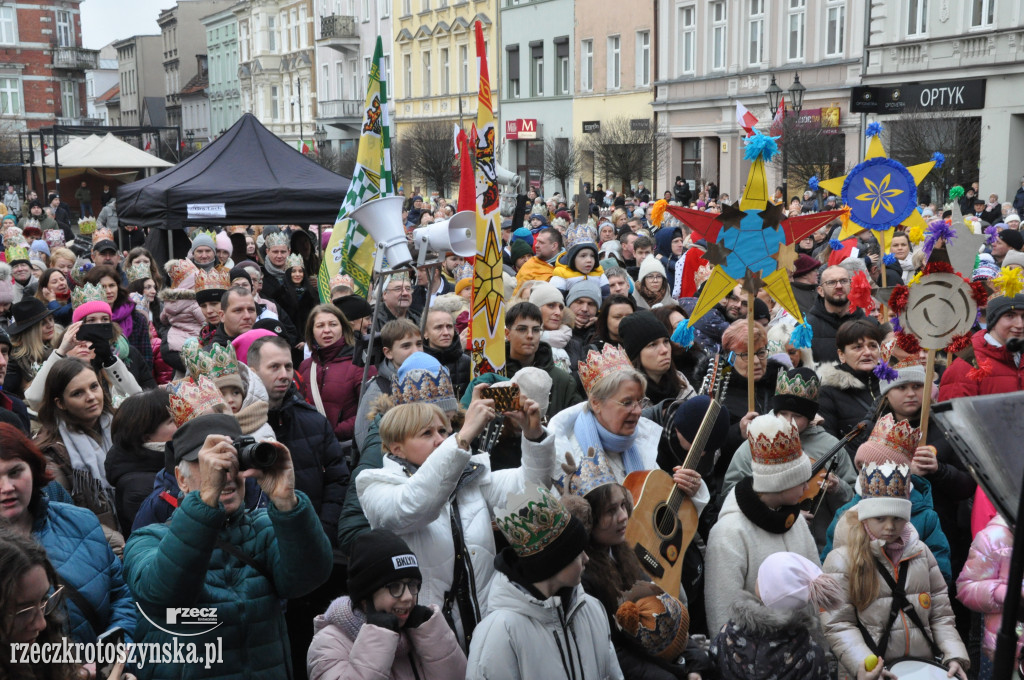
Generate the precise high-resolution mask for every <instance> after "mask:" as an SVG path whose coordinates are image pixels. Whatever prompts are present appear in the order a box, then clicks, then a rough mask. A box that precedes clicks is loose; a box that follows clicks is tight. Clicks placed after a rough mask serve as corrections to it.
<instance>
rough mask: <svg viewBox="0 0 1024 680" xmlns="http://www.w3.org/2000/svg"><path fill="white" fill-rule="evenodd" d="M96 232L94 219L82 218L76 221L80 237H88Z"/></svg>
mask: <svg viewBox="0 0 1024 680" xmlns="http://www.w3.org/2000/svg"><path fill="white" fill-rule="evenodd" d="M94 231H96V218H95V217H83V218H82V219H80V220H78V233H79V234H81V235H82V236H88V235H89V234H91V233H93V232H94Z"/></svg>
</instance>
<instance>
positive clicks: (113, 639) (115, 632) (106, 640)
mask: <svg viewBox="0 0 1024 680" xmlns="http://www.w3.org/2000/svg"><path fill="white" fill-rule="evenodd" d="M97 325H100V326H102V325H103V324H97ZM83 328H84V326H83ZM96 645H97V647H98V648H102V649H103V650H104V651H103V653H104V654H105V657H104V659H103V660H104V661H105V662H106V663H104V664H102V665H100V664H96V680H107V679H108V678H109V677H110V675H111V673H112V672H113V670H114V668H115V666H120V667H121V668H122V670H123V667H124V664H120V663H118V660H117V653H119V652H120V650H121V648H123V647H124V628H121V627H120V626H115V627H113V628H111V629H110V630H108V631H107V632H105V633H103V634H102V635H100V636H99V637H98V638H96ZM108 645H113V647H108ZM112 650H117V652H115V653H114V655H113V658H111V651H112Z"/></svg>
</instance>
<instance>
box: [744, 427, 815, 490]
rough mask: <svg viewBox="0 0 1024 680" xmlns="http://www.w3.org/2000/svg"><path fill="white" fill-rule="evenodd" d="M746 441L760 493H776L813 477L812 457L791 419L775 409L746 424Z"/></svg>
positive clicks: (755, 488) (755, 484)
mask: <svg viewBox="0 0 1024 680" xmlns="http://www.w3.org/2000/svg"><path fill="white" fill-rule="evenodd" d="M747 441H749V442H750V456H751V467H752V471H753V473H754V475H753V476H754V491H756V492H757V493H777V492H780V491H785V490H787V489H792V488H793V487H795V486H800V485H801V484H803V483H804V482H807V481H808V480H810V478H811V461H810V459H809V458H808V457H807V456H805V455H804V452H803V447H802V445H801V444H800V432H799V431H798V430H797V428H796V425H794V424H793V423H792V421H790V420H789V419H787V418H783V417H781V416H777V415H775V414H772V413H769V414H767V415H763V416H758V417H757V418H754V419H753V420H752V421H750V425H749V426H748V427H747Z"/></svg>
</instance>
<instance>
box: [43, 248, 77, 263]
mask: <svg viewBox="0 0 1024 680" xmlns="http://www.w3.org/2000/svg"><path fill="white" fill-rule="evenodd" d="M57 260H71V264H72V266H74V264H75V262H77V261H78V258H77V257H76V256H75V254H74V253H73V252H71V249H69V248H54V249H53V250H52V251H50V263H51V264H52V263H54V262H56V261H57Z"/></svg>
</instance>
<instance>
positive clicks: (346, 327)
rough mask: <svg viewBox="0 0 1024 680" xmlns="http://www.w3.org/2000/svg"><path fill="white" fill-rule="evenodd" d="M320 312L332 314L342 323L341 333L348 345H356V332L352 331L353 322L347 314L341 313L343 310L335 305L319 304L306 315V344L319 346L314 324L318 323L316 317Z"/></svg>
mask: <svg viewBox="0 0 1024 680" xmlns="http://www.w3.org/2000/svg"><path fill="white" fill-rule="evenodd" d="M320 314H330V315H331V316H333V317H334V318H335V319H337V320H338V323H340V324H341V335H342V337H344V338H345V344H346V345H354V344H355V342H356V336H355V333H354V332H353V331H352V324H351V323H349V320H348V319H346V318H345V315H344V314H342V313H341V310H340V309H338V308H337V307H335V306H334V305H317V306H316V307H314V308H313V309H311V310H309V316H308V317H306V332H305V336H306V344H307V345H309V346H310V347H319V345H317V343H316V340H315V339H314V338H313V326H314V324H315V323H316V317H317V316H319V315H320Z"/></svg>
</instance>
